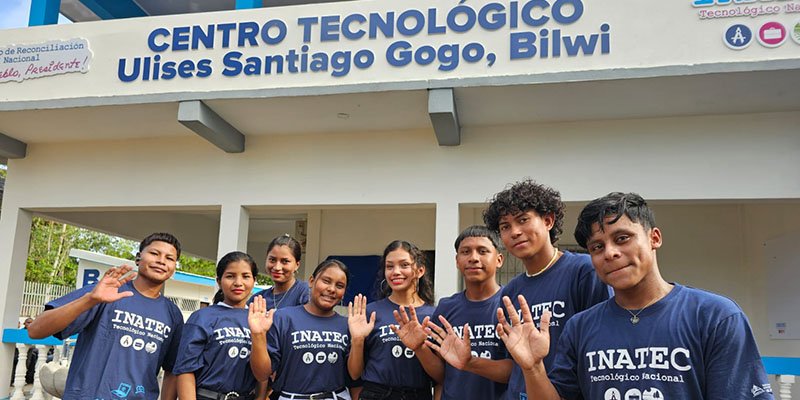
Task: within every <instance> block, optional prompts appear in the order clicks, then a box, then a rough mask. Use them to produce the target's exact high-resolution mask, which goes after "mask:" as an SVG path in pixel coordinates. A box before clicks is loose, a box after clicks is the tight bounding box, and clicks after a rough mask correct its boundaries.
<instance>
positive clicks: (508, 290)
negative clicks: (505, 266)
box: [481, 180, 609, 400]
mask: <svg viewBox="0 0 800 400" xmlns="http://www.w3.org/2000/svg"><path fill="white" fill-rule="evenodd" d="M483 219H484V222H485V223H486V225H487V226H488V227H489V229H492V230H494V231H497V232H499V234H500V238H501V240H502V241H503V244H504V245H505V247H506V248H507V249H508V251H509V253H511V255H513V256H514V257H516V258H519V259H520V260H521V261H522V263H523V264H524V265H525V272H524V273H522V274H520V275H518V276H517V277H515V278H514V279H512V280H511V281H510V282H509V283H508V285H507V286H506V287H504V288H503V290H502V293H501V296H508V297H510V298H511V299H513V303H514V307H515V309H516V310H517V312H520V304H519V303H518V296H520V295H521V296H523V297H524V298H525V299H526V303H527V305H526V307H529V311H530V312H531V313H532V316H533V321H534V322H535V323H537V324H538V323H539V319H540V318H541V315H542V313H543V312H544V311H545V310H551V311H552V315H553V318H552V319H551V320H550V321H549V322H548V323H549V324H550V331H551V335H552V336H553V337H554V338H556V339H557V338H558V336H559V335H560V334H561V332H562V330H563V329H564V325H565V324H566V322H567V320H569V319H570V318H571V317H572V316H573V315H575V314H577V313H579V312H581V311H583V310H586V309H589V308H590V307H592V306H593V305H595V304H597V303H600V302H602V301H605V300H606V299H608V297H609V289H608V287H607V286H606V285H605V284H604V283H603V282H601V281H600V280H599V279H598V278H597V275H596V274H595V273H594V269H593V268H592V262H591V259H590V258H589V256H588V255H585V254H575V253H571V252H569V251H560V250H558V248H557V247H556V243H557V242H558V238H559V236H560V235H561V232H562V225H563V219H564V203H563V202H562V201H561V195H560V194H559V193H558V191H556V190H554V189H552V188H550V187H547V186H545V185H542V184H539V183H536V182H534V181H532V180H524V181H521V182H516V183H514V184H513V185H512V186H511V187H510V188H508V189H506V190H503V191H502V192H500V193H497V194H496V195H495V196H494V198H493V199H492V201H491V203H490V204H489V207H487V209H486V211H484V214H483ZM555 343H557V341H553V346H555ZM550 350H553V349H552V348H551V349H550ZM554 353H555V352H554V351H551V354H554ZM508 358H511V357H510V355H508ZM552 362H553V357H552V356H548V357H545V359H544V367H545V369H546V370H549V367H550V366H551V365H552ZM481 375H484V376H487V375H486V374H484V373H481ZM525 397H526V394H525V379H524V377H523V374H522V370H521V369H520V367H519V365H517V364H514V366H513V368H512V370H511V376H510V377H509V381H508V391H507V392H506V394H505V396H504V397H503V398H504V399H508V400H517V399H524V398H525Z"/></svg>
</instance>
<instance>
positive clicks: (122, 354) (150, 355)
mask: <svg viewBox="0 0 800 400" xmlns="http://www.w3.org/2000/svg"><path fill="white" fill-rule="evenodd" d="M180 254H181V245H180V242H178V239H176V238H175V237H174V236H172V235H170V234H168V233H154V234H152V235H149V236H147V237H146V238H145V239H144V240H142V242H141V244H140V245H139V252H138V253H137V254H136V265H137V266H138V267H139V268H138V276H137V274H136V273H133V274H130V275H128V273H129V272H130V271H132V269H133V268H132V267H130V266H127V265H123V266H121V267H118V268H111V269H109V270H108V271H107V272H106V273H105V274H104V275H103V277H102V278H101V279H100V281H99V282H97V283H96V284H95V285H88V286H85V287H83V288H81V289H78V290H76V291H74V292H72V293H70V294H67V295H66V296H64V297H61V298H59V299H56V300H53V301H51V302H50V303H47V304H46V305H45V312H44V313H42V314H41V315H39V316H38V317H37V318H36V319H35V320H34V321H33V323H31V325H30V327H29V329H28V332H29V335H30V337H31V338H34V339H39V338H45V337H47V336H50V335H55V336H56V337H58V338H59V339H65V338H67V337H69V336H71V335H73V334H75V333H80V335H79V336H78V343H77V345H76V348H75V354H74V356H73V358H72V362H71V364H70V370H69V374H68V376H67V384H66V390H65V392H64V396H63V397H62V398H64V399H65V400H71V399H116V398H127V399H148V400H149V399H153V400H155V399H157V398H158V396H159V387H158V380H157V376H158V372H159V370H160V369H161V368H162V367H163V368H164V370H165V374H164V383H163V390H162V393H161V398H162V399H173V400H174V399H175V398H176V397H177V385H176V379H175V376H174V375H172V373H171V371H172V366H173V364H174V362H175V358H176V356H177V350H178V342H179V340H180V336H181V330H182V328H183V315H182V314H181V312H180V310H179V309H178V307H177V306H176V305H175V303H173V302H172V301H170V300H169V299H167V298H165V297H164V296H162V295H161V289H162V288H163V287H164V282H166V281H167V279H169V278H170V277H172V274H173V273H175V268H176V265H177V262H178V257H179V256H180ZM134 277H136V279H134Z"/></svg>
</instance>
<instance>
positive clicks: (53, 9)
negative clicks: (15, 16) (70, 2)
mask: <svg viewBox="0 0 800 400" xmlns="http://www.w3.org/2000/svg"><path fill="white" fill-rule="evenodd" d="M60 9H61V0H32V1H31V15H30V17H29V18H28V26H39V25H55V24H57V23H58V12H59V11H60Z"/></svg>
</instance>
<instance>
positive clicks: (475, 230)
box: [455, 225, 504, 251]
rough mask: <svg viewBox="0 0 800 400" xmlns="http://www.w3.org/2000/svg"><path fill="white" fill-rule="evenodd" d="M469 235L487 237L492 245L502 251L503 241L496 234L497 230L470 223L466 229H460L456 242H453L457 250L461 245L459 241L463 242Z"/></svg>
mask: <svg viewBox="0 0 800 400" xmlns="http://www.w3.org/2000/svg"><path fill="white" fill-rule="evenodd" d="M471 237H483V238H487V239H489V241H490V242H492V245H493V246H494V248H495V249H497V250H498V251H502V250H503V249H504V247H503V241H502V240H500V236H499V235H498V234H497V232H495V231H493V230H491V229H489V228H487V227H486V225H472V226H470V227H468V228H467V229H464V230H463V231H461V233H460V234H459V235H458V237H457V238H456V243H455V248H456V251H458V247H459V246H461V242H463V241H464V239H466V238H471Z"/></svg>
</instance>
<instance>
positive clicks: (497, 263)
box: [397, 225, 512, 400]
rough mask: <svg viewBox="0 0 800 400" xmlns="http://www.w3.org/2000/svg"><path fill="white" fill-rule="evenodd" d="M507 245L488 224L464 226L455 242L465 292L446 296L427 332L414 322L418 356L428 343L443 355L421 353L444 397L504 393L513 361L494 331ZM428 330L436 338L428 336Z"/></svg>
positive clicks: (491, 396)
mask: <svg viewBox="0 0 800 400" xmlns="http://www.w3.org/2000/svg"><path fill="white" fill-rule="evenodd" d="M502 248H503V245H502V243H501V242H500V238H499V237H498V236H497V233H495V232H494V231H491V230H489V229H488V228H487V227H485V226H478V225H474V226H470V227H468V228H467V229H464V230H463V231H462V232H461V233H460V234H459V235H458V238H456V241H455V249H456V266H457V267H458V270H459V272H461V275H462V276H463V277H464V287H465V289H464V291H463V292H460V293H456V294H454V295H452V296H450V297H447V298H443V299H441V300H440V301H439V305H438V306H437V307H436V310H435V311H434V312H433V315H432V317H431V319H430V321H431V322H429V323H428V324H427V327H426V328H427V333H426V332H425V331H423V327H422V326H421V325H416V324H415V325H416V329H417V333H416V334H414V335H407V337H413V338H414V339H413V342H412V339H406V341H404V343H405V344H406V346H409V345H410V346H412V347H411V348H414V349H417V350H416V351H417V354H419V355H424V354H426V352H420V351H419V349H418V347H417V346H422V344H423V343H424V344H425V345H427V346H428V347H430V348H431V349H432V350H434V352H435V353H434V354H438V356H437V355H432V356H430V357H424V356H420V357H419V360H420V362H421V363H422V365H423V367H424V368H425V371H426V372H428V374H430V375H431V377H432V378H433V379H434V380H436V381H437V382H439V383H441V384H442V386H443V392H442V400H450V399H497V398H499V397H500V396H501V395H502V394H503V393H505V390H506V385H505V383H506V382H508V376H509V374H510V373H511V364H512V362H511V360H508V359H506V358H505V353H504V352H501V343H500V340H499V338H498V337H497V335H496V333H495V318H496V317H495V312H496V310H497V307H498V306H499V305H500V285H499V284H497V280H496V279H495V275H496V273H497V270H498V269H499V268H500V267H502V266H503V254H502V253H500V249H502ZM397 322H398V324H400V326H401V329H402V327H404V326H405V325H406V324H407V323H408V322H406V321H404V320H402V319H399V320H398V321H397ZM434 322H435V323H434ZM436 323H439V324H441V326H442V327H440V326H438V325H436ZM428 333H430V335H431V336H432V337H433V339H434V340H435V341H436V343H434V342H431V341H427V340H425V339H426V338H427V336H428ZM445 363H446V364H445ZM479 375H484V376H485V377H484V376H479Z"/></svg>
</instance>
